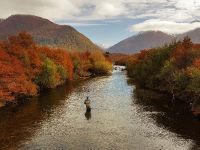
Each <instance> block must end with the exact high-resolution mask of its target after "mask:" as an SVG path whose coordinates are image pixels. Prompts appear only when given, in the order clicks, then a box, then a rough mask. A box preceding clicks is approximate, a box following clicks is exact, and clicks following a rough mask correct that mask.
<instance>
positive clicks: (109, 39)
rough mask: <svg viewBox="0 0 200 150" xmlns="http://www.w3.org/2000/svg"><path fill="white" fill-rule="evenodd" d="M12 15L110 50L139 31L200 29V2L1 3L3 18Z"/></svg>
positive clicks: (71, 0)
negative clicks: (70, 30) (60, 27)
mask: <svg viewBox="0 0 200 150" xmlns="http://www.w3.org/2000/svg"><path fill="white" fill-rule="evenodd" d="M13 14H31V15H36V16H40V17H44V18H47V19H49V20H51V21H53V22H55V23H58V24H67V25H71V26H73V27H74V28H76V29H77V30H78V31H79V32H81V33H83V34H84V35H86V36H87V37H89V38H90V39H91V40H92V41H93V42H94V43H96V44H98V45H100V46H103V47H106V48H107V47H109V46H112V45H114V44H116V43H117V42H119V41H121V40H123V39H125V38H127V37H130V36H132V35H135V34H138V33H139V32H144V31H149V30H156V31H158V30H159V31H163V32H166V33H169V34H179V33H183V32H187V31H189V30H193V29H195V28H198V27H200V22H199V21H200V0H1V1H0V18H7V17H9V16H10V15H13Z"/></svg>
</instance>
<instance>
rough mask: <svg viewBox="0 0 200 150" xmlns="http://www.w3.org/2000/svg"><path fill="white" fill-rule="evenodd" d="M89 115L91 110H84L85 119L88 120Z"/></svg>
mask: <svg viewBox="0 0 200 150" xmlns="http://www.w3.org/2000/svg"><path fill="white" fill-rule="evenodd" d="M91 117H92V115H91V111H87V110H86V112H85V118H86V119H87V120H90V119H91Z"/></svg>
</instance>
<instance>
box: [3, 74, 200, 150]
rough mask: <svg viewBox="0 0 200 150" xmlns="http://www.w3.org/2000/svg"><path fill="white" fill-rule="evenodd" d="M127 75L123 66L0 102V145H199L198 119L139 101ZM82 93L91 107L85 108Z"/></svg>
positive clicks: (81, 149)
mask: <svg viewBox="0 0 200 150" xmlns="http://www.w3.org/2000/svg"><path fill="white" fill-rule="evenodd" d="M127 81H128V79H127V76H126V73H125V72H121V71H114V72H113V74H112V75H111V76H107V77H97V78H93V79H90V80H87V81H84V82H79V83H77V84H73V85H68V86H62V87H58V88H56V89H52V90H49V91H46V92H44V93H43V94H41V95H40V96H38V97H35V98H32V99H30V100H28V101H25V102H22V103H21V104H18V105H14V106H9V107H5V108H2V109H1V110H0V149H9V150H10V149H12V150H15V149H22V150H26V149H31V150H46V149H47V150H65V149H67V150H71V149H72V150H149V149H151V150H160V149H164V150H165V149H166V150H176V149H178V150H179V149H180V150H184V149H191V150H192V149H198V147H199V145H200V143H199V141H200V140H198V139H199V138H200V122H199V121H198V120H196V119H194V118H192V117H191V116H190V115H189V114H188V113H180V112H176V111H175V112H172V110H171V107H169V106H167V105H165V104H163V105H162V106H158V105H159V104H154V103H152V102H151V101H148V97H147V98H146V100H144V101H143V100H142V99H140V97H138V96H137V95H136V92H135V86H134V85H132V84H129V83H128V82H127ZM86 96H89V97H90V99H91V105H92V111H91V113H86V112H85V106H84V100H85V98H86ZM161 98H162V97H161ZM173 110H176V109H173Z"/></svg>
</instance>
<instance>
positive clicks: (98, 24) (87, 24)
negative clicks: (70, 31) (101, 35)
mask: <svg viewBox="0 0 200 150" xmlns="http://www.w3.org/2000/svg"><path fill="white" fill-rule="evenodd" d="M58 24H60V25H71V26H74V27H82V26H105V25H107V24H103V23H80V22H66V23H58Z"/></svg>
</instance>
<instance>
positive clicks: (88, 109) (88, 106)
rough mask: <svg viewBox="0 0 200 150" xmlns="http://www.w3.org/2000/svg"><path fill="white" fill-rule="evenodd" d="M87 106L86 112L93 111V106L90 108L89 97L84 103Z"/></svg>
mask: <svg viewBox="0 0 200 150" xmlns="http://www.w3.org/2000/svg"><path fill="white" fill-rule="evenodd" d="M84 104H85V106H86V111H87V112H90V111H91V106H90V100H89V97H88V96H87V98H86V100H85V102H84Z"/></svg>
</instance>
